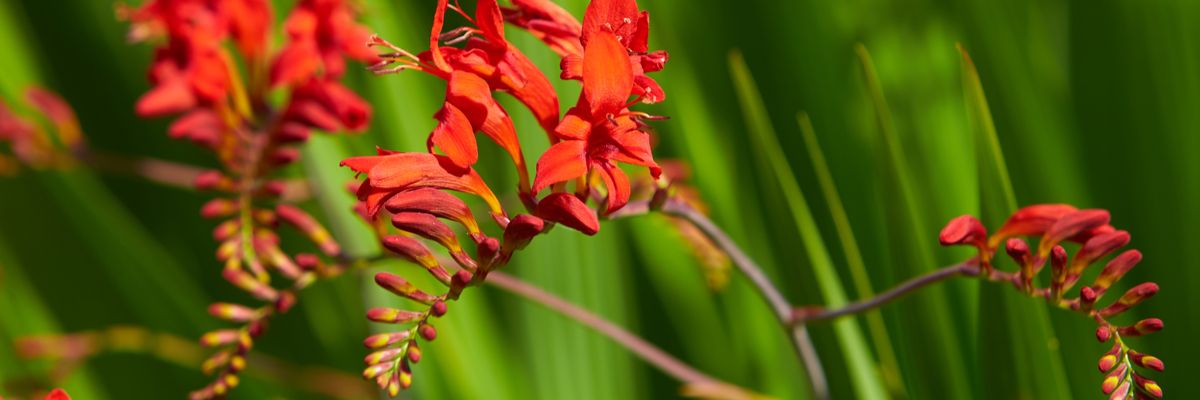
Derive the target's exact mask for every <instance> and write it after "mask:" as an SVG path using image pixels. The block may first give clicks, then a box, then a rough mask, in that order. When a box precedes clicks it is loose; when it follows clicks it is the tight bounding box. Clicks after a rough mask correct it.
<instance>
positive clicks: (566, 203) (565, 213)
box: [534, 193, 600, 235]
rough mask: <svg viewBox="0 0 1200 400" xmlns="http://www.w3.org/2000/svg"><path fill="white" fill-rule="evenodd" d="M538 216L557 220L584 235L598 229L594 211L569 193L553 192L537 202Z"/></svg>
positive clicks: (536, 212) (598, 224)
mask: <svg viewBox="0 0 1200 400" xmlns="http://www.w3.org/2000/svg"><path fill="white" fill-rule="evenodd" d="M534 214H536V215H537V216H538V217H540V218H542V219H545V220H547V221H552V222H557V223H560V224H563V225H566V226H567V227H570V228H572V229H575V230H577V231H580V232H583V233H584V234H585V235H595V234H596V232H598V231H599V230H600V220H598V219H597V218H596V211H595V210H592V209H591V208H588V206H587V204H584V203H583V202H582V201H580V200H579V198H577V197H575V196H574V195H572V194H569V193H554V194H551V195H549V196H546V198H544V199H542V200H541V201H539V202H538V206H537V210H536V211H534Z"/></svg>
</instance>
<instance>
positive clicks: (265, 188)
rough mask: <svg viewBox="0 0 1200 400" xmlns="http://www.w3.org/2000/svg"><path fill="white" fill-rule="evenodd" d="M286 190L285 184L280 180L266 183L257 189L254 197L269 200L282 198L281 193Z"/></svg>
mask: <svg viewBox="0 0 1200 400" xmlns="http://www.w3.org/2000/svg"><path fill="white" fill-rule="evenodd" d="M286 190H287V182H284V181H281V180H273V181H266V182H265V183H263V184H262V186H260V187H259V188H258V193H256V195H258V196H263V197H270V198H276V199H277V198H279V197H280V196H283V192H284V191H286Z"/></svg>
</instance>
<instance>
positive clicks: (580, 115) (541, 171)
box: [533, 3, 662, 214]
mask: <svg viewBox="0 0 1200 400" xmlns="http://www.w3.org/2000/svg"><path fill="white" fill-rule="evenodd" d="M592 4H593V5H595V4H597V3H592ZM588 10H589V12H591V10H592V8H591V7H589V9H588ZM585 27H586V24H585ZM585 31H586V29H585ZM585 37H586V36H585ZM586 46H587V47H586V49H585V51H584V57H583V62H582V64H583V65H582V66H581V69H582V76H583V94H582V95H581V96H580V99H579V104H578V105H576V106H575V107H572V108H571V109H570V110H569V111H567V115H566V116H565V117H564V118H563V120H562V122H560V123H559V125H558V128H556V129H555V134H557V135H558V136H559V138H561V139H563V142H561V143H558V144H555V145H554V146H551V147H550V149H549V150H547V151H546V153H545V154H543V155H542V157H541V159H539V160H538V164H537V176H536V178H535V179H534V182H533V191H534V193H537V192H538V191H540V190H541V189H544V188H546V187H547V186H550V185H552V184H554V183H558V182H565V181H568V180H572V179H575V178H578V177H580V176H583V175H584V174H586V173H587V172H588V171H589V170H592V169H593V168H594V169H595V170H596V171H597V172H598V173H599V174H600V177H601V178H602V179H603V180H604V184H605V186H606V187H608V192H609V196H608V198H609V200H608V209H607V211H606V212H605V214H608V213H611V212H613V211H616V210H618V209H620V208H621V207H623V206H624V205H625V203H627V202H628V201H629V190H630V187H629V178H628V177H626V176H625V173H624V172H622V171H621V169H620V168H619V167H617V165H616V162H617V161H620V162H624V163H627V164H634V165H642V166H647V167H650V173H651V175H653V176H654V177H655V178H656V179H657V177H658V175H659V174H660V173H661V172H662V169H661V168H659V166H658V164H656V163H655V162H654V157H653V155H652V154H651V153H650V137H649V135H647V134H646V133H645V132H642V131H640V130H638V129H637V128H638V125H637V122H635V119H634V118H636V117H638V115H635V114H634V113H631V112H630V111H629V109H628V108H626V106H627V104H626V103H625V101H626V99H628V97H629V93H630V88H631V87H632V86H633V69H632V67H631V66H630V64H629V62H628V58H627V52H626V49H625V48H624V47H623V46H622V44H621V42H620V41H619V39H618V38H617V35H616V34H615V33H614V32H612V31H611V30H608V29H607V28H606V29H604V30H601V31H600V32H598V33H596V34H594V35H593V36H591V40H590V43H587V44H586Z"/></svg>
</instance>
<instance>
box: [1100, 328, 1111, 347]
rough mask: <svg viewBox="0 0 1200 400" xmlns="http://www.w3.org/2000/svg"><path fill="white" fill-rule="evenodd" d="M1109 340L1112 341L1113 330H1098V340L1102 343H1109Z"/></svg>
mask: <svg viewBox="0 0 1200 400" xmlns="http://www.w3.org/2000/svg"><path fill="white" fill-rule="evenodd" d="M1108 339H1112V330H1110V329H1108V327H1103V326H1101V327H1099V328H1096V340H1099V341H1100V343H1104V342H1107V341H1108Z"/></svg>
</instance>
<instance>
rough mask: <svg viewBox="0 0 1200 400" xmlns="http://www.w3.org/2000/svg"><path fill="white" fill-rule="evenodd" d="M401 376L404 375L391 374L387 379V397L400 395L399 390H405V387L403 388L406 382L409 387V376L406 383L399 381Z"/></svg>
mask: <svg viewBox="0 0 1200 400" xmlns="http://www.w3.org/2000/svg"><path fill="white" fill-rule="evenodd" d="M403 375H404V374H403V373H397V374H392V376H391V378H390V379H388V382H387V393H388V396H391V397H396V396H397V395H399V394H400V390H401V389H407V387H404V382H408V384H409V385H412V377H411V375H410V376H409V378H408V380H407V381H402V380H401V379H402V377H403Z"/></svg>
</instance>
